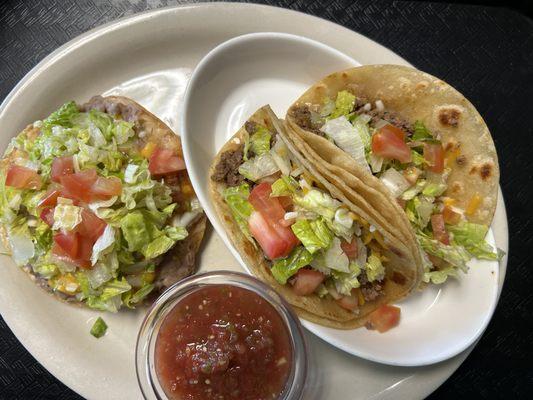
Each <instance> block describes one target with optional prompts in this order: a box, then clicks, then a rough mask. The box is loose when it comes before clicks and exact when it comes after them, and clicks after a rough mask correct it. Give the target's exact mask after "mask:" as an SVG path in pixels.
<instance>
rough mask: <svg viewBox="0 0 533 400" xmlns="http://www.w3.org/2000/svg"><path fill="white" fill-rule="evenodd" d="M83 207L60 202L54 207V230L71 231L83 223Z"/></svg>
mask: <svg viewBox="0 0 533 400" xmlns="http://www.w3.org/2000/svg"><path fill="white" fill-rule="evenodd" d="M82 210H83V209H82V208H81V207H78V206H73V205H70V204H58V205H57V206H56V207H55V208H54V225H53V226H52V229H53V230H58V229H61V230H64V231H71V230H73V229H74V228H75V227H76V226H77V225H78V224H80V223H81V212H82Z"/></svg>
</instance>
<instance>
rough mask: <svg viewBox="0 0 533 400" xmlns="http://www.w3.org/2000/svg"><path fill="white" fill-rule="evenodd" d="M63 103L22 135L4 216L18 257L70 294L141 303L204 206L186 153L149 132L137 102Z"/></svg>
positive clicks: (7, 177) (1, 193)
mask: <svg viewBox="0 0 533 400" xmlns="http://www.w3.org/2000/svg"><path fill="white" fill-rule="evenodd" d="M99 99H100V100H98V99H97V100H98V101H99V102H100V105H98V101H97V102H96V103H92V104H88V105H85V106H82V107H78V106H77V105H76V104H75V103H74V102H69V103H66V104H64V105H63V106H62V107H61V108H59V109H58V110H57V111H55V112H53V113H52V114H51V115H50V116H49V117H48V118H46V119H44V120H42V121H36V122H35V123H33V125H30V126H28V127H27V128H26V129H25V130H24V131H23V132H22V133H21V134H20V135H18V136H17V137H15V138H14V139H13V140H12V142H11V144H10V145H9V147H8V149H7V150H6V155H5V158H4V160H2V162H1V163H2V164H1V167H2V168H1V174H2V176H0V221H1V224H2V228H3V236H4V239H5V242H6V247H8V248H10V250H11V254H12V257H13V259H14V260H15V262H16V263H17V264H18V265H19V266H21V267H23V268H24V269H26V270H27V272H29V273H30V274H31V275H33V276H34V277H35V278H36V280H37V281H38V283H39V284H40V285H43V286H45V287H46V288H47V289H48V290H49V291H53V292H54V293H56V294H59V295H60V297H62V298H63V299H66V300H69V301H78V302H83V303H85V304H86V305H87V306H89V307H91V308H94V309H98V310H104V311H113V312H115V311H117V310H118V309H119V308H120V307H121V306H122V305H125V306H127V307H134V306H135V305H136V304H139V303H140V302H142V301H143V299H145V298H146V296H147V295H148V294H149V293H150V292H151V291H152V290H153V289H154V287H155V286H156V285H157V282H155V280H156V278H157V272H158V271H157V269H158V265H159V264H160V263H161V261H162V260H163V256H164V255H165V254H166V253H167V252H169V250H171V249H172V248H173V247H174V246H175V245H176V243H178V242H180V241H183V240H184V239H185V238H187V236H188V231H187V229H188V226H189V224H190V222H191V221H192V220H193V219H194V218H195V216H198V215H199V214H201V208H200V206H199V203H198V201H197V199H196V197H195V195H194V192H193V191H192V187H191V185H190V182H189V180H188V177H187V174H186V171H185V164H184V162H183V159H182V158H181V154H179V155H178V154H177V152H176V151H173V150H168V149H165V148H162V147H160V146H159V145H157V144H154V142H152V141H151V137H150V136H149V135H146V134H145V135H143V134H142V126H141V125H140V124H139V121H138V120H137V118H136V114H137V113H138V112H139V110H138V109H136V108H132V107H131V106H124V107H115V109H114V111H112V112H110V111H109V109H108V110H107V112H104V111H106V110H105V107H104V106H103V103H102V102H103V99H102V98H99Z"/></svg>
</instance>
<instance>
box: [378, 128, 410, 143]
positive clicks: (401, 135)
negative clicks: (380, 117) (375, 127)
mask: <svg viewBox="0 0 533 400" xmlns="http://www.w3.org/2000/svg"><path fill="white" fill-rule="evenodd" d="M380 131H381V132H387V134H388V133H392V134H394V135H395V136H396V137H397V138H398V139H400V140H401V141H402V142H403V141H404V140H405V136H406V134H405V132H404V131H403V130H402V129H400V128H398V127H397V126H394V125H392V124H387V125H385V126H383V127H382V128H381V129H380Z"/></svg>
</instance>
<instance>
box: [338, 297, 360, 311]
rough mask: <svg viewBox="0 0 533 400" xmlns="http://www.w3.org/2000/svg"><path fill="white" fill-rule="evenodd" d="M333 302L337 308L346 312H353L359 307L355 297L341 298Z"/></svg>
mask: <svg viewBox="0 0 533 400" xmlns="http://www.w3.org/2000/svg"><path fill="white" fill-rule="evenodd" d="M335 301H336V302H337V303H338V304H339V306H341V307H342V308H344V309H346V310H348V311H352V310H355V309H356V308H357V306H358V305H359V301H358V300H357V297H356V296H355V295H351V296H342V297H341V298H340V299H338V300H335Z"/></svg>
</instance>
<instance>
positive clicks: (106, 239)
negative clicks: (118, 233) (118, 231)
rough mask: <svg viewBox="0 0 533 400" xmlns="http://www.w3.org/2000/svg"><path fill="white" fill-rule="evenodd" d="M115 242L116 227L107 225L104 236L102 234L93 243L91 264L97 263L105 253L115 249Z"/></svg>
mask: <svg viewBox="0 0 533 400" xmlns="http://www.w3.org/2000/svg"><path fill="white" fill-rule="evenodd" d="M114 244H115V228H113V227H112V226H111V225H106V227H105V229H104V232H103V233H102V236H100V237H99V238H98V239H97V240H96V242H95V243H94V245H93V252H92V255H91V264H92V265H95V264H96V263H97V262H98V260H100V259H101V258H102V256H104V255H105V254H107V253H109V252H110V251H112V250H113V245H114Z"/></svg>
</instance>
